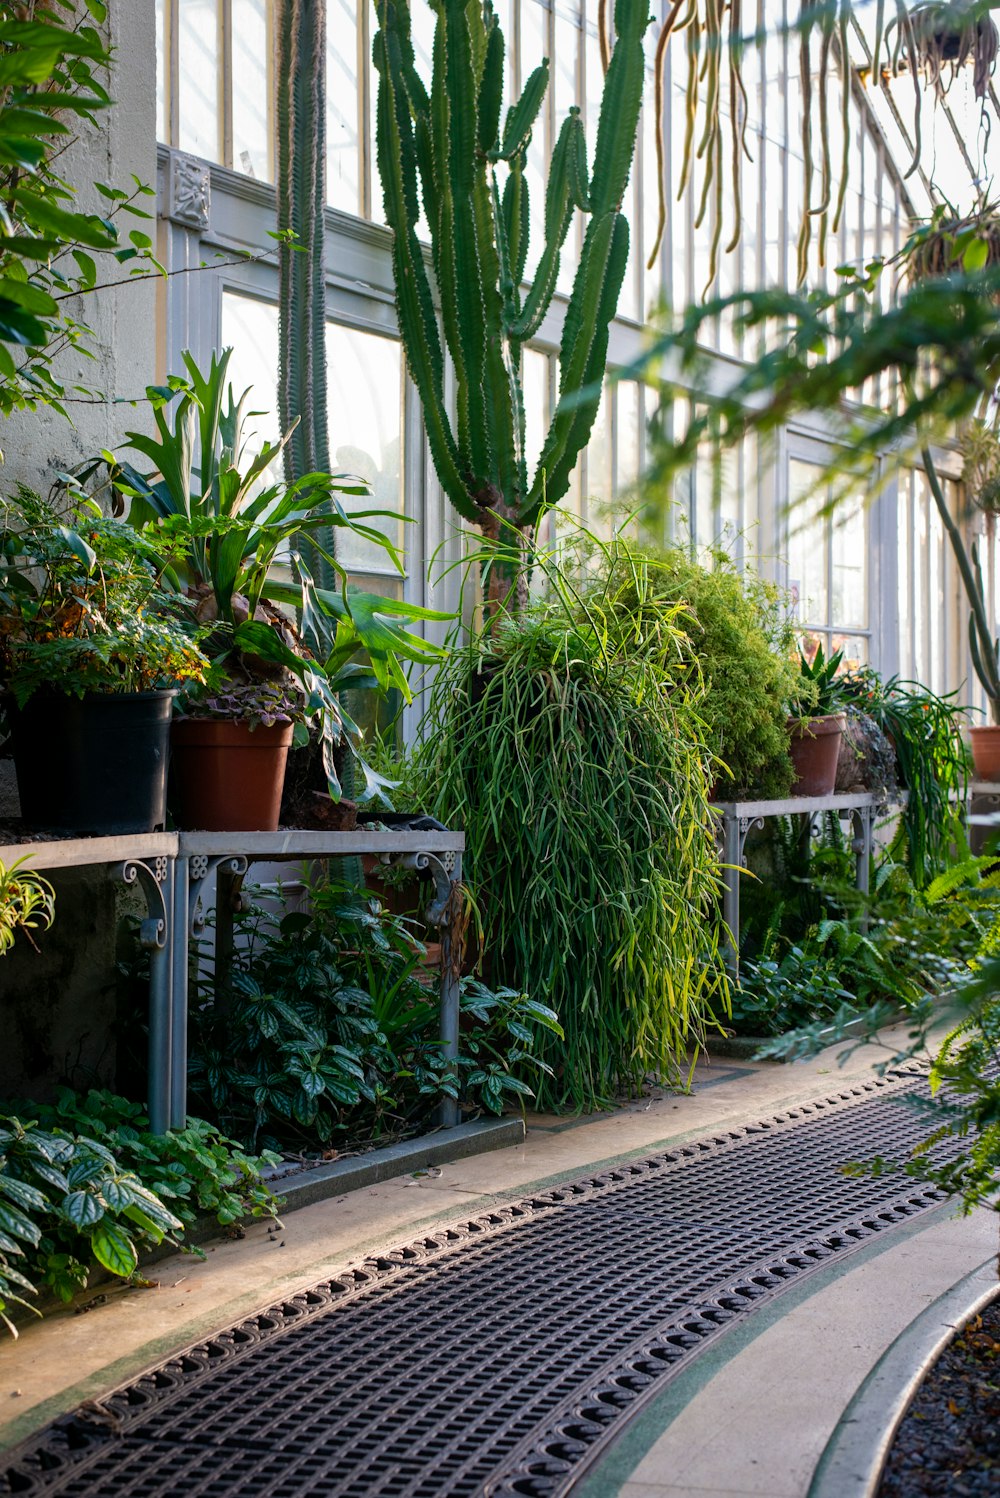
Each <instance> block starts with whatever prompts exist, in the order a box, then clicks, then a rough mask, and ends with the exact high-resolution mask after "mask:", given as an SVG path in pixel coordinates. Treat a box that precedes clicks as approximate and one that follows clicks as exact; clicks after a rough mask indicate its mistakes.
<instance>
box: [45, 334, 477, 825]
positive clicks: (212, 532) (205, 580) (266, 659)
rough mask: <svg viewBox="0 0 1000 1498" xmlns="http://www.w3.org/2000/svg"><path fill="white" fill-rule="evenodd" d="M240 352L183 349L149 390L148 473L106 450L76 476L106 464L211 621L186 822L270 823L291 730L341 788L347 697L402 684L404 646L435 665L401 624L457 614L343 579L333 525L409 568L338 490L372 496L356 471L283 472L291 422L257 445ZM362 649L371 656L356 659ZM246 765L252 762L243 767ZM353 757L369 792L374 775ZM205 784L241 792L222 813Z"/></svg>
mask: <svg viewBox="0 0 1000 1498" xmlns="http://www.w3.org/2000/svg"><path fill="white" fill-rule="evenodd" d="M230 354H231V350H228V349H227V350H224V351H223V353H222V354H221V355H218V356H216V355H213V357H212V360H211V363H210V365H209V368H208V370H207V372H202V371H201V370H200V369H199V368H198V365H197V364H196V363H195V361H194V359H193V358H192V357H191V355H190V354H185V356H184V361H185V365H186V374H185V375H184V376H175V377H172V378H171V379H170V381H169V382H168V386H167V388H166V391H164V389H163V387H151V388H150V390H149V391H148V395H149V399H150V403H151V407H152V411H153V420H154V424H155V432H154V433H153V434H152V435H145V434H142V433H130V434H129V443H128V446H129V447H130V448H131V449H132V451H133V452H134V453H138V454H139V455H140V456H141V457H142V458H144V459H145V460H146V462H147V464H151V465H152V467H148V466H147V467H146V468H145V471H143V472H140V471H139V469H138V468H137V467H135V466H134V465H133V464H131V463H129V462H125V461H117V460H115V459H112V458H111V455H110V454H106V453H104V454H102V455H101V457H100V458H99V459H95V460H93V461H92V462H90V463H89V464H86V465H84V467H83V468H82V469H81V470H80V471H79V472H78V473H77V474H76V475H75V477H74V486H75V487H76V488H77V489H80V490H83V486H85V485H87V484H88V483H89V482H90V480H92V479H93V478H94V477H95V475H96V474H98V473H99V472H101V471H102V470H106V475H107V488H108V489H109V490H110V495H111V501H112V504H113V505H114V506H115V508H116V511H117V513H121V514H126V513H127V518H128V523H129V525H131V526H133V527H134V528H135V530H136V532H137V533H138V534H139V535H141V536H143V537H144V538H145V541H146V544H147V545H150V546H153V547H155V548H157V549H158V550H159V551H160V552H161V553H162V555H163V556H164V558H165V559H166V558H169V564H168V563H167V562H166V561H165V565H164V578H165V580H166V581H167V582H169V583H172V585H173V586H174V588H175V589H176V592H177V596H178V598H179V599H180V600H182V602H183V604H184V606H185V607H186V608H187V609H188V611H189V613H190V614H191V616H192V617H193V619H194V620H195V621H196V623H197V625H198V627H199V628H201V629H203V630H204V631H205V649H206V652H207V654H208V655H209V657H210V659H211V661H212V672H211V675H210V678H209V679H208V681H207V682H205V683H204V684H203V686H202V687H201V689H200V690H197V689H192V690H191V691H189V692H186V693H185V696H184V700H183V702H182V704H181V707H182V711H181V713H180V714H179V715H178V721H177V723H176V726H175V730H174V747H175V764H176V770H177V779H178V781H179V782H181V781H183V782H185V783H186V782H188V778H189V777H190V782H191V787H192V789H191V795H189V792H188V790H187V789H181V791H180V796H179V805H178V810H179V812H180V819H181V824H182V825H188V826H190V825H197V826H199V827H201V828H206V829H209V830H234V831H247V830H257V831H273V830H274V828H275V827H276V826H277V819H278V815H279V807H280V801H281V787H282V782H283V779H284V770H285V762H286V758H287V752H288V746H289V743H290V742H291V739H292V735H293V733H295V731H296V728H297V729H298V737H299V741H300V742H303V743H304V742H305V741H306V739H307V737H308V735H309V734H310V733H311V734H312V735H313V738H314V740H315V741H316V742H317V743H318V746H319V750H320V754H321V758H322V763H323V767H324V771H325V774H326V779H327V785H328V788H329V791H330V795H331V796H332V797H333V798H334V799H335V800H339V798H340V794H341V791H340V782H339V778H338V773H337V760H338V754H340V753H342V749H343V745H344V743H345V741H350V742H351V743H352V744H353V745H354V746H355V747H356V746H357V744H358V743H359V741H360V737H361V735H360V731H359V730H358V729H357V727H356V725H355V724H354V723H353V722H352V720H351V718H350V716H349V714H348V713H347V712H346V711H345V710H344V708H343V706H342V703H341V699H340V693H341V692H342V691H343V689H344V688H345V687H347V686H373V687H376V688H377V689H378V690H380V691H387V690H388V689H389V687H390V686H392V687H397V688H400V689H401V690H402V691H403V692H404V695H407V696H408V688H407V683H406V678H405V676H404V675H403V672H402V669H401V667H400V664H399V658H400V657H403V658H407V657H408V658H410V659H414V660H419V661H421V662H423V663H425V664H426V663H427V662H429V661H430V660H431V659H434V658H436V657H438V656H439V655H440V651H438V650H436V649H435V647H433V646H430V645H426V644H425V642H424V641H422V640H421V639H419V637H417V636H416V635H414V634H412V633H410V632H409V631H408V630H407V629H405V628H403V627H401V625H400V623H399V622H398V621H400V620H402V621H404V622H405V623H406V624H409V623H411V622H412V621H413V620H416V619H422V618H423V619H440V618H444V617H447V616H445V615H441V614H438V613H436V612H435V611H432V610H427V609H420V608H418V607H416V606H412V605H410V604H406V603H403V602H401V601H398V600H396V599H392V598H379V597H375V596H374V595H372V594H368V593H364V592H362V591H361V590H360V589H355V588H353V587H351V586H350V585H349V584H348V581H347V575H346V573H345V571H344V569H343V568H342V567H341V566H340V565H339V564H338V563H337V561H336V559H335V557H334V556H333V555H332V554H330V553H329V552H328V551H327V550H324V539H323V538H324V537H325V536H326V535H328V534H329V533H330V532H331V531H332V530H336V529H344V530H350V531H354V532H356V533H358V534H361V535H363V536H364V537H365V538H366V539H367V540H369V541H373V542H375V543H377V544H379V545H381V546H382V547H383V548H384V550H385V551H386V553H387V555H388V556H389V558H390V559H391V560H392V562H393V563H394V564H395V565H396V566H397V567H399V568H400V570H402V566H401V563H400V561H399V558H398V556H397V555H396V552H395V550H394V549H393V547H392V545H391V543H390V542H389V541H388V540H386V538H385V537H384V536H383V535H382V533H381V532H380V531H379V530H377V529H376V528H375V527H374V526H373V525H372V524H370V523H369V522H370V521H373V520H378V519H379V518H381V514H382V512H380V511H367V510H366V511H357V510H355V511H353V513H352V514H350V515H348V514H347V512H346V511H345V510H344V508H343V505H342V503H341V501H340V499H339V497H338V496H339V495H342V494H350V495H356V496H364V495H367V494H368V492H369V491H368V486H367V485H366V484H365V483H364V482H363V481H362V480H360V479H355V478H352V477H350V476H349V475H345V474H336V475H331V474H322V473H310V474H306V475H304V476H303V477H302V478H300V479H297V480H295V481H294V482H286V481H285V480H284V479H283V478H282V477H281V476H280V464H281V460H282V453H283V449H284V447H285V445H286V443H287V441H288V439H289V437H290V436H291V432H287V433H285V435H284V436H283V437H281V438H280V439H279V440H278V441H277V442H263V443H259V444H255V443H254V434H253V431H252V429H251V426H250V420H251V417H252V416H254V415H255V414H259V413H254V412H252V411H250V410H249V409H248V397H249V391H245V392H244V393H243V395H242V396H241V397H239V398H237V397H236V395H235V393H234V390H233V386H232V385H231V384H230V383H229V381H228V378H227V371H228V365H229V359H230ZM171 418H172V419H171ZM84 492H85V491H84ZM387 518H388V517H387ZM391 518H392V520H393V523H395V521H396V517H395V516H393V517H391ZM303 541H308V542H309V543H310V544H311V546H312V548H313V549H314V550H315V551H316V552H317V553H318V554H320V555H321V556H323V557H325V559H326V561H327V562H328V563H329V565H330V567H331V568H332V569H333V572H334V574H335V576H336V577H337V579H338V586H337V588H335V589H323V588H320V587H317V586H316V584H315V582H314V580H313V578H312V576H311V575H310V573H309V571H308V569H307V567H306V565H305V563H304V562H303V559H302V557H301V556H300V554H299V552H298V550H297V547H299V546H301V545H302V544H303ZM283 610H288V612H283ZM295 610H297V611H298V613H299V616H300V618H301V631H300V629H299V628H298V626H297V625H296V624H295V622H294V618H293V611H295ZM362 652H365V653H366V655H367V662H366V664H365V665H364V666H361V665H359V664H358V663H357V661H356V657H357V656H358V655H359V654H360V653H362ZM220 756H221V761H222V763H221V766H220ZM251 763H255V764H256V766H257V768H256V769H254V770H253V771H252V772H249V771H248V767H249V766H250V764H251ZM265 764H269V765H270V770H269V772H268V776H263V774H262V767H263V766H264V765H265ZM359 765H360V769H361V778H362V788H361V798H363V797H364V795H366V794H367V795H371V794H372V793H373V791H374V790H375V789H376V787H377V785H378V777H375V776H372V775H370V774H369V773H368V770H367V766H365V765H364V762H363V761H360V760H359ZM245 773H250V780H251V781H253V782H254V783H255V784H256V785H257V786H258V788H259V789H260V790H261V799H260V800H259V801H258V800H253V799H251V796H250V791H249V784H250V782H249V781H248V782H246V784H245V785H244V782H243V776H244V774H245ZM198 782H203V785H202V787H201V790H204V789H207V788H211V787H215V789H216V790H217V791H218V792H219V793H220V795H221V792H222V790H223V789H224V788H226V787H228V788H229V789H233V788H234V787H236V786H238V785H244V789H243V790H240V791H237V792H236V798H235V801H234V798H233V797H232V796H227V798H226V799H225V801H223V800H221V799H220V800H219V802H218V804H217V805H215V806H214V809H213V806H212V804H211V803H210V802H209V801H207V800H206V798H205V796H204V795H203V794H201V790H199V789H198V786H197V783H198ZM196 792H197V796H196V799H195V800H192V799H191V796H192V795H195V793H196ZM359 799H360V798H359ZM237 807H238V808H239V815H238V817H237V810H236V808H237ZM192 817H193V818H194V824H192V822H191V818H192ZM234 817H235V818H237V819H236V820H234Z"/></svg>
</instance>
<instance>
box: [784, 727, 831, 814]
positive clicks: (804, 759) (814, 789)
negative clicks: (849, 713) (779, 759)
mask: <svg viewBox="0 0 1000 1498" xmlns="http://www.w3.org/2000/svg"><path fill="white" fill-rule="evenodd" d="M844 722H845V720H844V715H843V713H829V714H827V716H826V717H823V718H789V720H788V739H789V744H788V747H789V752H790V753H791V756H792V766H793V768H794V770H795V781H794V783H793V785H792V795H793V796H832V795H833V788H834V786H835V785H836V783H837V761H838V760H839V758H840V744H841V740H842V739H843V736H844Z"/></svg>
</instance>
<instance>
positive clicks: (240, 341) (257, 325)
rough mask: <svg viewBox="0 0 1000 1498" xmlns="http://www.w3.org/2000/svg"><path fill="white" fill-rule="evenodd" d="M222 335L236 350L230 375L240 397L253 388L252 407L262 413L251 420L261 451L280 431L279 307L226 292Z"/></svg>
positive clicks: (256, 446) (255, 449)
mask: <svg viewBox="0 0 1000 1498" xmlns="http://www.w3.org/2000/svg"><path fill="white" fill-rule="evenodd" d="M221 337H222V346H223V348H231V349H232V351H233V355H232V358H231V359H230V361H229V378H230V380H231V381H232V385H233V389H234V391H235V392H236V396H237V398H239V396H240V395H242V393H243V391H244V390H248V389H252V391H253V395H252V397H251V400H250V403H249V405H250V409H251V410H252V411H253V412H255V413H259V414H257V416H256V419H255V420H254V421H252V422H251V424H250V425H251V427H252V428H254V429H255V430H256V440H255V441H253V442H252V443H251V444H250V447H251V451H253V452H258V451H259V450H260V448H261V447H262V446H263V444H264V442H265V441H268V442H274V441H276V440H277V438H278V437H279V435H280V432H279V426H280V422H279V420H278V389H277V385H278V309H277V307H275V306H272V304H271V303H270V302H261V301H258V300H257V298H256V297H249V296H241V295H240V294H239V293H238V292H234V291H225V292H223V294H222V327H221ZM278 461H279V463H280V459H279V460H278Z"/></svg>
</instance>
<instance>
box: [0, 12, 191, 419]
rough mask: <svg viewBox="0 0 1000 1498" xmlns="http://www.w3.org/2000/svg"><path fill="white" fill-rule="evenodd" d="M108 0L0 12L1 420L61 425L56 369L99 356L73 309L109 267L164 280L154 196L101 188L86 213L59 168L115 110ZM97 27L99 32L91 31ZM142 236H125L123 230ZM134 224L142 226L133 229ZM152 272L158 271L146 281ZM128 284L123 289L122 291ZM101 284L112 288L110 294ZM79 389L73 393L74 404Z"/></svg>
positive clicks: (140, 189)
mask: <svg viewBox="0 0 1000 1498" xmlns="http://www.w3.org/2000/svg"><path fill="white" fill-rule="evenodd" d="M106 12H107V6H106V5H105V4H104V3H103V0H48V4H47V5H45V6H43V5H41V4H38V3H32V4H30V5H22V4H14V3H12V0H5V3H3V4H2V5H0V43H2V47H3V75H2V83H3V87H2V91H0V143H2V149H0V202H2V203H3V213H2V228H3V237H2V240H0V412H2V413H3V414H4V415H8V414H9V413H10V412H11V411H13V410H16V409H19V408H24V407H27V408H28V409H30V410H34V409H35V408H36V407H37V406H38V405H39V404H43V403H44V404H47V405H50V406H53V407H54V408H55V409H56V410H58V411H60V412H62V413H63V414H64V415H65V407H64V406H63V404H62V403H63V400H64V399H65V397H66V389H65V386H64V384H63V383H62V380H61V378H60V376H59V375H58V373H57V367H56V361H57V360H58V358H59V356H60V355H62V354H64V353H66V352H67V351H69V350H73V351H75V352H76V353H77V354H78V355H84V356H86V357H88V358H89V357H92V351H91V349H90V341H91V330H90V329H89V328H88V327H87V326H86V324H84V323H82V322H79V321H77V320H76V318H75V317H74V316H73V315H71V314H70V313H69V312H68V310H67V308H68V307H72V306H73V305H74V300H73V299H76V298H77V297H79V296H80V295H81V294H83V295H86V294H87V293H89V292H91V291H93V290H94V288H95V287H96V286H98V285H99V284H102V279H101V278H102V274H103V267H104V266H105V265H106V264H109V263H110V265H111V266H112V267H113V269H114V271H115V272H117V271H118V269H119V267H121V266H125V265H129V267H130V269H129V272H128V276H131V275H135V274H144V275H146V274H159V273H160V272H161V269H162V268H161V267H160V266H159V264H158V262H157V261H156V259H155V257H154V255H153V241H152V238H151V236H150V234H149V233H148V232H147V231H146V229H145V228H144V227H140V225H144V224H145V223H146V222H148V221H149V220H150V219H151V218H152V214H151V213H150V212H149V211H148V210H147V209H146V208H144V207H142V206H141V204H142V202H143V200H144V199H146V198H147V197H151V196H153V195H154V194H153V189H152V188H150V187H147V186H145V185H144V184H143V183H141V182H139V181H138V179H133V185H132V187H131V188H130V189H129V190H128V191H126V190H125V189H123V188H120V187H113V186H109V185H108V184H106V183H103V182H96V183H95V184H94V188H95V190H96V192H97V193H98V194H99V196H100V199H101V204H100V208H99V211H97V212H81V211H80V210H79V209H78V208H77V207H76V203H75V196H76V195H75V191H74V189H73V187H72V186H71V185H70V184H69V183H68V182H67V181H66V180H65V178H63V177H62V176H60V175H59V172H58V170H57V164H58V162H59V158H60V157H61V156H62V155H63V154H64V152H65V151H66V150H67V148H68V146H70V145H71V144H72V142H73V141H74V139H75V138H76V134H77V133H78V132H79V131H81V130H83V129H86V128H87V127H89V126H91V125H93V124H96V123H98V122H99V121H100V119H101V118H102V112H103V111H104V110H105V109H106V108H107V106H108V104H109V102H110V100H109V98H108V94H107V91H106V89H105V86H104V81H103V80H104V78H105V75H106V72H107V68H108V65H109V61H110V53H109V50H108V47H107V45H106V43H105V41H104V39H103V37H102V36H101V34H100V32H99V31H98V30H97V25H99V24H100V23H101V22H103V21H104V19H105V16H106ZM95 23H96V24H95ZM129 220H131V221H132V222H133V224H134V225H135V226H134V227H132V228H131V229H130V230H129V231H128V232H127V233H126V232H125V224H126V223H127V222H128V221H129ZM136 221H137V222H136ZM150 267H152V270H150ZM127 278H128V277H127V276H126V277H125V278H124V279H125V280H126V281H127ZM103 284H106V283H103ZM82 390H84V387H82V386H79V385H76V386H74V389H73V393H74V394H77V393H79V392H80V391H82Z"/></svg>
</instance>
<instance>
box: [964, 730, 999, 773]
mask: <svg viewBox="0 0 1000 1498" xmlns="http://www.w3.org/2000/svg"><path fill="white" fill-rule="evenodd" d="M969 742H970V744H971V747H972V763H973V765H974V766H975V771H976V779H977V780H989V781H992V782H994V783H997V782H1000V726H997V725H996V724H993V723H986V724H983V725H981V726H980V727H979V728H970V729H969Z"/></svg>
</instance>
